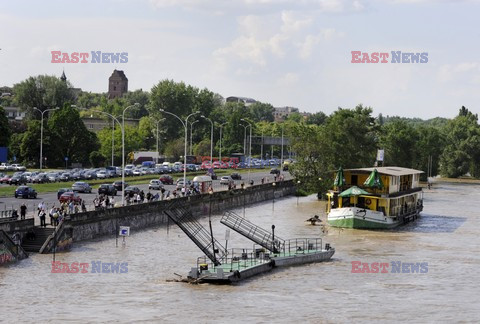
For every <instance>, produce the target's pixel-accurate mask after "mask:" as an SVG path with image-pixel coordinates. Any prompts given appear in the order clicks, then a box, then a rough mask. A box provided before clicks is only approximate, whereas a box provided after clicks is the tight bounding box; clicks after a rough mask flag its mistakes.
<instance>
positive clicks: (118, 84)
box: [108, 70, 128, 99]
mask: <svg viewBox="0 0 480 324" xmlns="http://www.w3.org/2000/svg"><path fill="white" fill-rule="evenodd" d="M127 91H128V79H127V77H126V76H125V73H123V71H119V70H113V73H112V75H111V76H110V78H108V99H113V98H118V97H121V96H123V94H124V93H126V92H127Z"/></svg>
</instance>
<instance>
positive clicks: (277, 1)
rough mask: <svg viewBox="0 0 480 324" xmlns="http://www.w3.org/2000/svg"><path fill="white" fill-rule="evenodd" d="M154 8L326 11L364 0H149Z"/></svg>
mask: <svg viewBox="0 0 480 324" xmlns="http://www.w3.org/2000/svg"><path fill="white" fill-rule="evenodd" d="M149 2H150V5H151V6H153V7H154V8H157V9H161V8H167V7H178V8H182V9H188V10H191V9H195V10H200V11H205V12H213V13H219V12H221V13H224V12H226V11H232V10H238V11H239V13H240V14H242V13H246V11H248V12H250V13H252V10H253V12H255V10H256V9H258V10H262V9H269V11H276V12H278V11H282V10H306V11H318V12H325V13H339V12H345V11H359V10H363V9H364V5H363V2H364V1H363V0H230V1H216V0H149Z"/></svg>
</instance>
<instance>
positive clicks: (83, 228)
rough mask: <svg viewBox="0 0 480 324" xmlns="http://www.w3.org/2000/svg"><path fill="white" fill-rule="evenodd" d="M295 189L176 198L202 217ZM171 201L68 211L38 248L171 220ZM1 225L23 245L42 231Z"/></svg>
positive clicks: (285, 185)
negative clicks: (168, 210)
mask: <svg viewBox="0 0 480 324" xmlns="http://www.w3.org/2000/svg"><path fill="white" fill-rule="evenodd" d="M295 191H296V188H295V184H294V181H293V180H284V181H277V182H268V183H264V184H258V185H253V186H250V187H245V188H244V189H241V188H240V189H232V190H223V191H217V192H214V193H212V194H208V193H207V194H200V195H194V196H186V197H178V198H174V199H175V200H176V201H178V203H179V204H180V205H188V206H189V207H190V209H191V211H192V214H193V216H194V217H202V216H203V215H208V214H209V213H210V212H212V213H220V212H223V211H225V210H228V209H231V208H238V207H241V206H247V205H251V204H255V203H260V202H264V201H268V200H273V199H278V198H281V197H284V196H288V195H292V194H294V193H295ZM170 202H171V199H165V200H163V201H154V202H147V203H140V204H134V205H129V206H121V207H115V208H108V209H99V210H91V211H87V212H81V213H75V214H71V215H68V216H67V217H65V219H64V220H63V221H62V222H61V223H60V225H59V226H58V227H57V228H56V229H54V228H51V229H49V231H48V235H45V242H43V243H42V242H38V243H37V244H38V252H40V253H49V252H51V251H53V249H54V248H55V250H56V251H58V250H62V249H68V248H69V247H70V246H71V245H72V244H74V243H75V242H78V241H84V240H89V239H94V238H98V237H102V236H111V235H116V233H118V229H119V227H120V226H129V227H130V230H131V231H136V230H140V229H142V228H148V227H153V226H159V225H164V224H167V223H168V217H167V216H166V215H165V214H164V210H165V208H166V206H168V205H169V203H170ZM182 203H183V204H182ZM17 223H18V224H17ZM20 225H21V226H20ZM0 229H3V230H4V231H5V232H7V233H8V234H10V235H14V234H15V235H17V236H18V237H20V239H21V241H22V245H24V244H25V243H27V244H28V241H27V240H26V236H27V233H29V232H31V231H33V230H36V231H39V228H38V226H35V222H34V219H26V220H18V221H10V222H8V223H4V224H2V223H0ZM39 234H40V235H41V234H42V233H40V232H38V234H37V235H39ZM42 240H43V238H42ZM30 251H31V250H30ZM35 252H37V251H35Z"/></svg>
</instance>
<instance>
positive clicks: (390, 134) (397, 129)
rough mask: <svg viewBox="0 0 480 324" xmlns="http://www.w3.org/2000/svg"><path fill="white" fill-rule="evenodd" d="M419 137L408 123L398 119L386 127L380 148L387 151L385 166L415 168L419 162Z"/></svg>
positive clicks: (382, 134)
mask: <svg viewBox="0 0 480 324" xmlns="http://www.w3.org/2000/svg"><path fill="white" fill-rule="evenodd" d="M418 140H419V135H418V133H417V130H416V129H415V128H414V127H413V126H411V125H409V124H408V123H407V122H406V121H404V120H401V119H397V120H394V121H391V122H389V123H388V124H386V125H384V126H383V128H382V132H381V135H380V147H382V148H383V149H384V150H385V157H384V164H385V165H394V166H400V167H405V168H413V167H414V165H415V162H416V161H417V155H418V151H417V150H418V146H417V143H418Z"/></svg>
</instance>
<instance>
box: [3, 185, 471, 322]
mask: <svg viewBox="0 0 480 324" xmlns="http://www.w3.org/2000/svg"><path fill="white" fill-rule="evenodd" d="M479 197H480V186H478V185H460V184H438V185H436V186H435V187H434V188H433V189H432V190H426V192H425V195H424V198H425V202H424V205H425V209H424V212H423V213H422V215H423V216H422V217H421V218H420V219H419V220H418V221H416V222H415V223H411V224H408V225H406V226H404V227H401V228H400V229H398V230H393V231H362V230H348V229H344V230H339V229H334V228H327V229H326V230H325V233H322V227H321V226H308V225H305V223H304V220H305V219H307V218H309V217H311V216H312V215H314V214H320V213H321V215H322V217H323V218H324V217H325V215H324V213H323V210H324V205H323V203H322V202H319V201H317V200H316V197H315V196H311V197H305V198H300V199H299V203H298V206H297V198H294V197H290V198H285V199H281V200H276V201H275V203H274V205H273V204H272V202H267V203H264V204H259V205H254V206H251V207H247V209H246V216H247V218H248V219H249V220H251V221H252V222H254V223H256V224H258V225H260V226H262V227H264V228H270V226H271V224H275V225H276V230H275V232H276V234H278V235H279V236H280V237H282V238H285V239H287V238H293V237H316V236H323V237H324V242H329V243H330V244H331V245H332V246H334V247H335V249H336V253H335V255H334V257H333V259H332V260H331V261H330V262H326V263H317V264H310V265H306V266H298V267H291V268H285V269H279V270H274V271H273V272H271V273H269V274H266V275H262V276H260V277H255V278H253V279H250V280H247V281H244V282H242V283H240V284H237V285H234V286H215V285H207V284H205V285H190V284H185V283H177V282H169V281H168V279H173V278H175V277H176V276H175V275H174V273H178V274H182V275H185V274H186V273H187V272H188V270H189V269H190V267H191V266H194V265H195V261H196V258H197V257H198V256H200V255H201V252H200V250H199V249H198V248H197V247H196V246H195V245H194V244H193V243H192V242H191V241H190V240H189V239H188V238H187V237H186V236H185V234H184V233H183V232H182V231H181V230H180V229H178V228H177V227H175V226H171V227H170V228H169V230H168V233H167V228H166V227H165V226H164V227H158V228H152V229H146V230H144V231H140V232H133V233H131V236H130V237H128V238H127V242H126V246H125V247H122V245H121V244H119V247H115V238H114V237H112V238H103V239H101V240H96V241H90V242H81V243H76V244H75V245H74V247H73V249H72V250H71V251H70V252H67V253H61V254H57V255H56V259H57V260H58V261H62V262H69V263H71V262H85V263H90V264H91V262H92V261H101V262H114V263H115V262H128V272H127V273H91V272H90V271H91V265H90V268H89V273H76V274H73V273H70V274H69V273H51V270H52V267H51V260H52V255H33V256H31V257H30V258H28V259H26V260H23V261H21V262H18V263H17V264H14V265H11V266H7V267H3V268H0V310H1V311H0V314H1V315H0V322H1V321H4V322H26V323H28V322H37V323H39V322H40V323H43V322H61V323H67V322H83V323H86V322H110V323H114V322H120V323H130V322H133V321H140V322H142V321H143V322H158V323H165V322H166V323H170V322H171V323H187V322H189V323H227V322H228V323H250V322H254V323H272V322H275V323H292V322H294V321H303V322H307V323H322V322H328V323H338V322H352V321H353V322H367V321H380V322H400V321H410V322H414V323H421V322H422V323H424V322H458V321H463V322H476V321H478V319H479V318H480V284H479V272H478V269H479V267H480V244H479V243H480V211H479V207H477V206H476V205H475V202H476V201H477V199H478V198H479ZM236 212H238V213H240V214H241V213H242V212H243V211H242V209H237V210H236ZM220 218H221V215H213V217H212V220H213V223H214V234H215V236H216V237H217V239H219V240H220V241H224V237H225V227H224V226H223V225H221V224H220V223H219V220H220ZM207 221H208V217H205V218H202V219H201V222H202V223H204V224H207ZM251 246H252V244H251V243H250V242H249V241H247V240H246V239H244V238H243V237H240V236H239V235H238V234H236V233H233V232H232V233H231V235H230V241H229V242H228V247H229V248H230V247H247V248H251ZM352 261H360V262H362V263H369V264H371V263H373V262H378V263H389V264H390V263H391V262H392V261H400V262H402V263H417V262H418V263H427V264H428V266H427V267H428V268H427V270H428V271H427V272H425V273H392V269H391V267H390V268H389V269H388V272H387V273H352Z"/></svg>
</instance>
